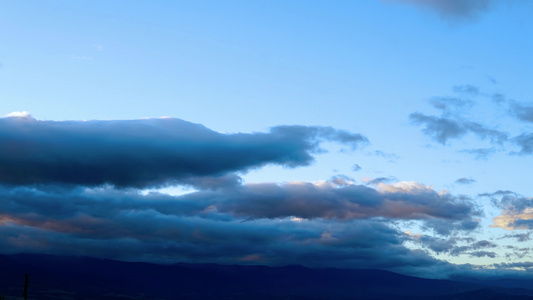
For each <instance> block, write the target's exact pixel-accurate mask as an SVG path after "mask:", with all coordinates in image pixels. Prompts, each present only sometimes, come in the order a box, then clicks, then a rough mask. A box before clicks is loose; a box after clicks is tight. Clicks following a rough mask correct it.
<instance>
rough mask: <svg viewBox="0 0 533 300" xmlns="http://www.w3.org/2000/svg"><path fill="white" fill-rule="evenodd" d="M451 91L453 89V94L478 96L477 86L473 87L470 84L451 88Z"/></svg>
mask: <svg viewBox="0 0 533 300" xmlns="http://www.w3.org/2000/svg"><path fill="white" fill-rule="evenodd" d="M452 89H453V91H454V92H455V93H461V94H471V95H478V94H479V88H478V87H477V86H473V85H471V84H465V85H455V86H453V88H452Z"/></svg>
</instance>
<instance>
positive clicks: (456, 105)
mask: <svg viewBox="0 0 533 300" xmlns="http://www.w3.org/2000/svg"><path fill="white" fill-rule="evenodd" d="M429 103H430V104H431V105H432V106H433V107H435V108H437V109H440V110H442V111H443V112H444V113H446V114H450V113H451V112H452V111H454V110H459V109H464V108H465V107H471V106H472V105H473V104H474V102H472V101H471V100H468V99H461V98H456V97H434V98H431V99H430V100H429Z"/></svg>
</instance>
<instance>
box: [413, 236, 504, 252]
mask: <svg viewBox="0 0 533 300" xmlns="http://www.w3.org/2000/svg"><path fill="white" fill-rule="evenodd" d="M413 241H414V242H416V243H419V244H422V245H424V246H425V247H427V248H428V249H430V250H432V251H434V252H436V253H439V254H440V253H447V254H449V255H451V256H459V255H462V254H468V255H470V256H478V257H480V256H479V255H481V253H479V252H485V251H477V250H480V249H486V248H495V247H497V245H496V244H494V243H492V242H490V241H487V240H480V241H477V242H474V241H475V240H474V239H473V238H461V237H457V236H452V237H449V238H439V237H434V236H429V235H421V236H420V237H417V238H415V239H413ZM474 250H476V251H474Z"/></svg>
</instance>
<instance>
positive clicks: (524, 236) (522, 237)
mask: <svg viewBox="0 0 533 300" xmlns="http://www.w3.org/2000/svg"><path fill="white" fill-rule="evenodd" d="M530 235H531V232H528V233H516V234H506V235H504V236H503V237H502V238H514V239H516V240H517V241H518V242H527V241H529V240H531V237H530Z"/></svg>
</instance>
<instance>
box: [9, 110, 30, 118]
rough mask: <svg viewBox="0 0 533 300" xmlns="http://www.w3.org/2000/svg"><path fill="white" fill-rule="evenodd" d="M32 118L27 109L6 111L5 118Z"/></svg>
mask: <svg viewBox="0 0 533 300" xmlns="http://www.w3.org/2000/svg"><path fill="white" fill-rule="evenodd" d="M13 117H15V118H32V116H31V115H30V113H29V112H27V111H14V112H11V113H8V114H7V115H6V116H5V118H13Z"/></svg>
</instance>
